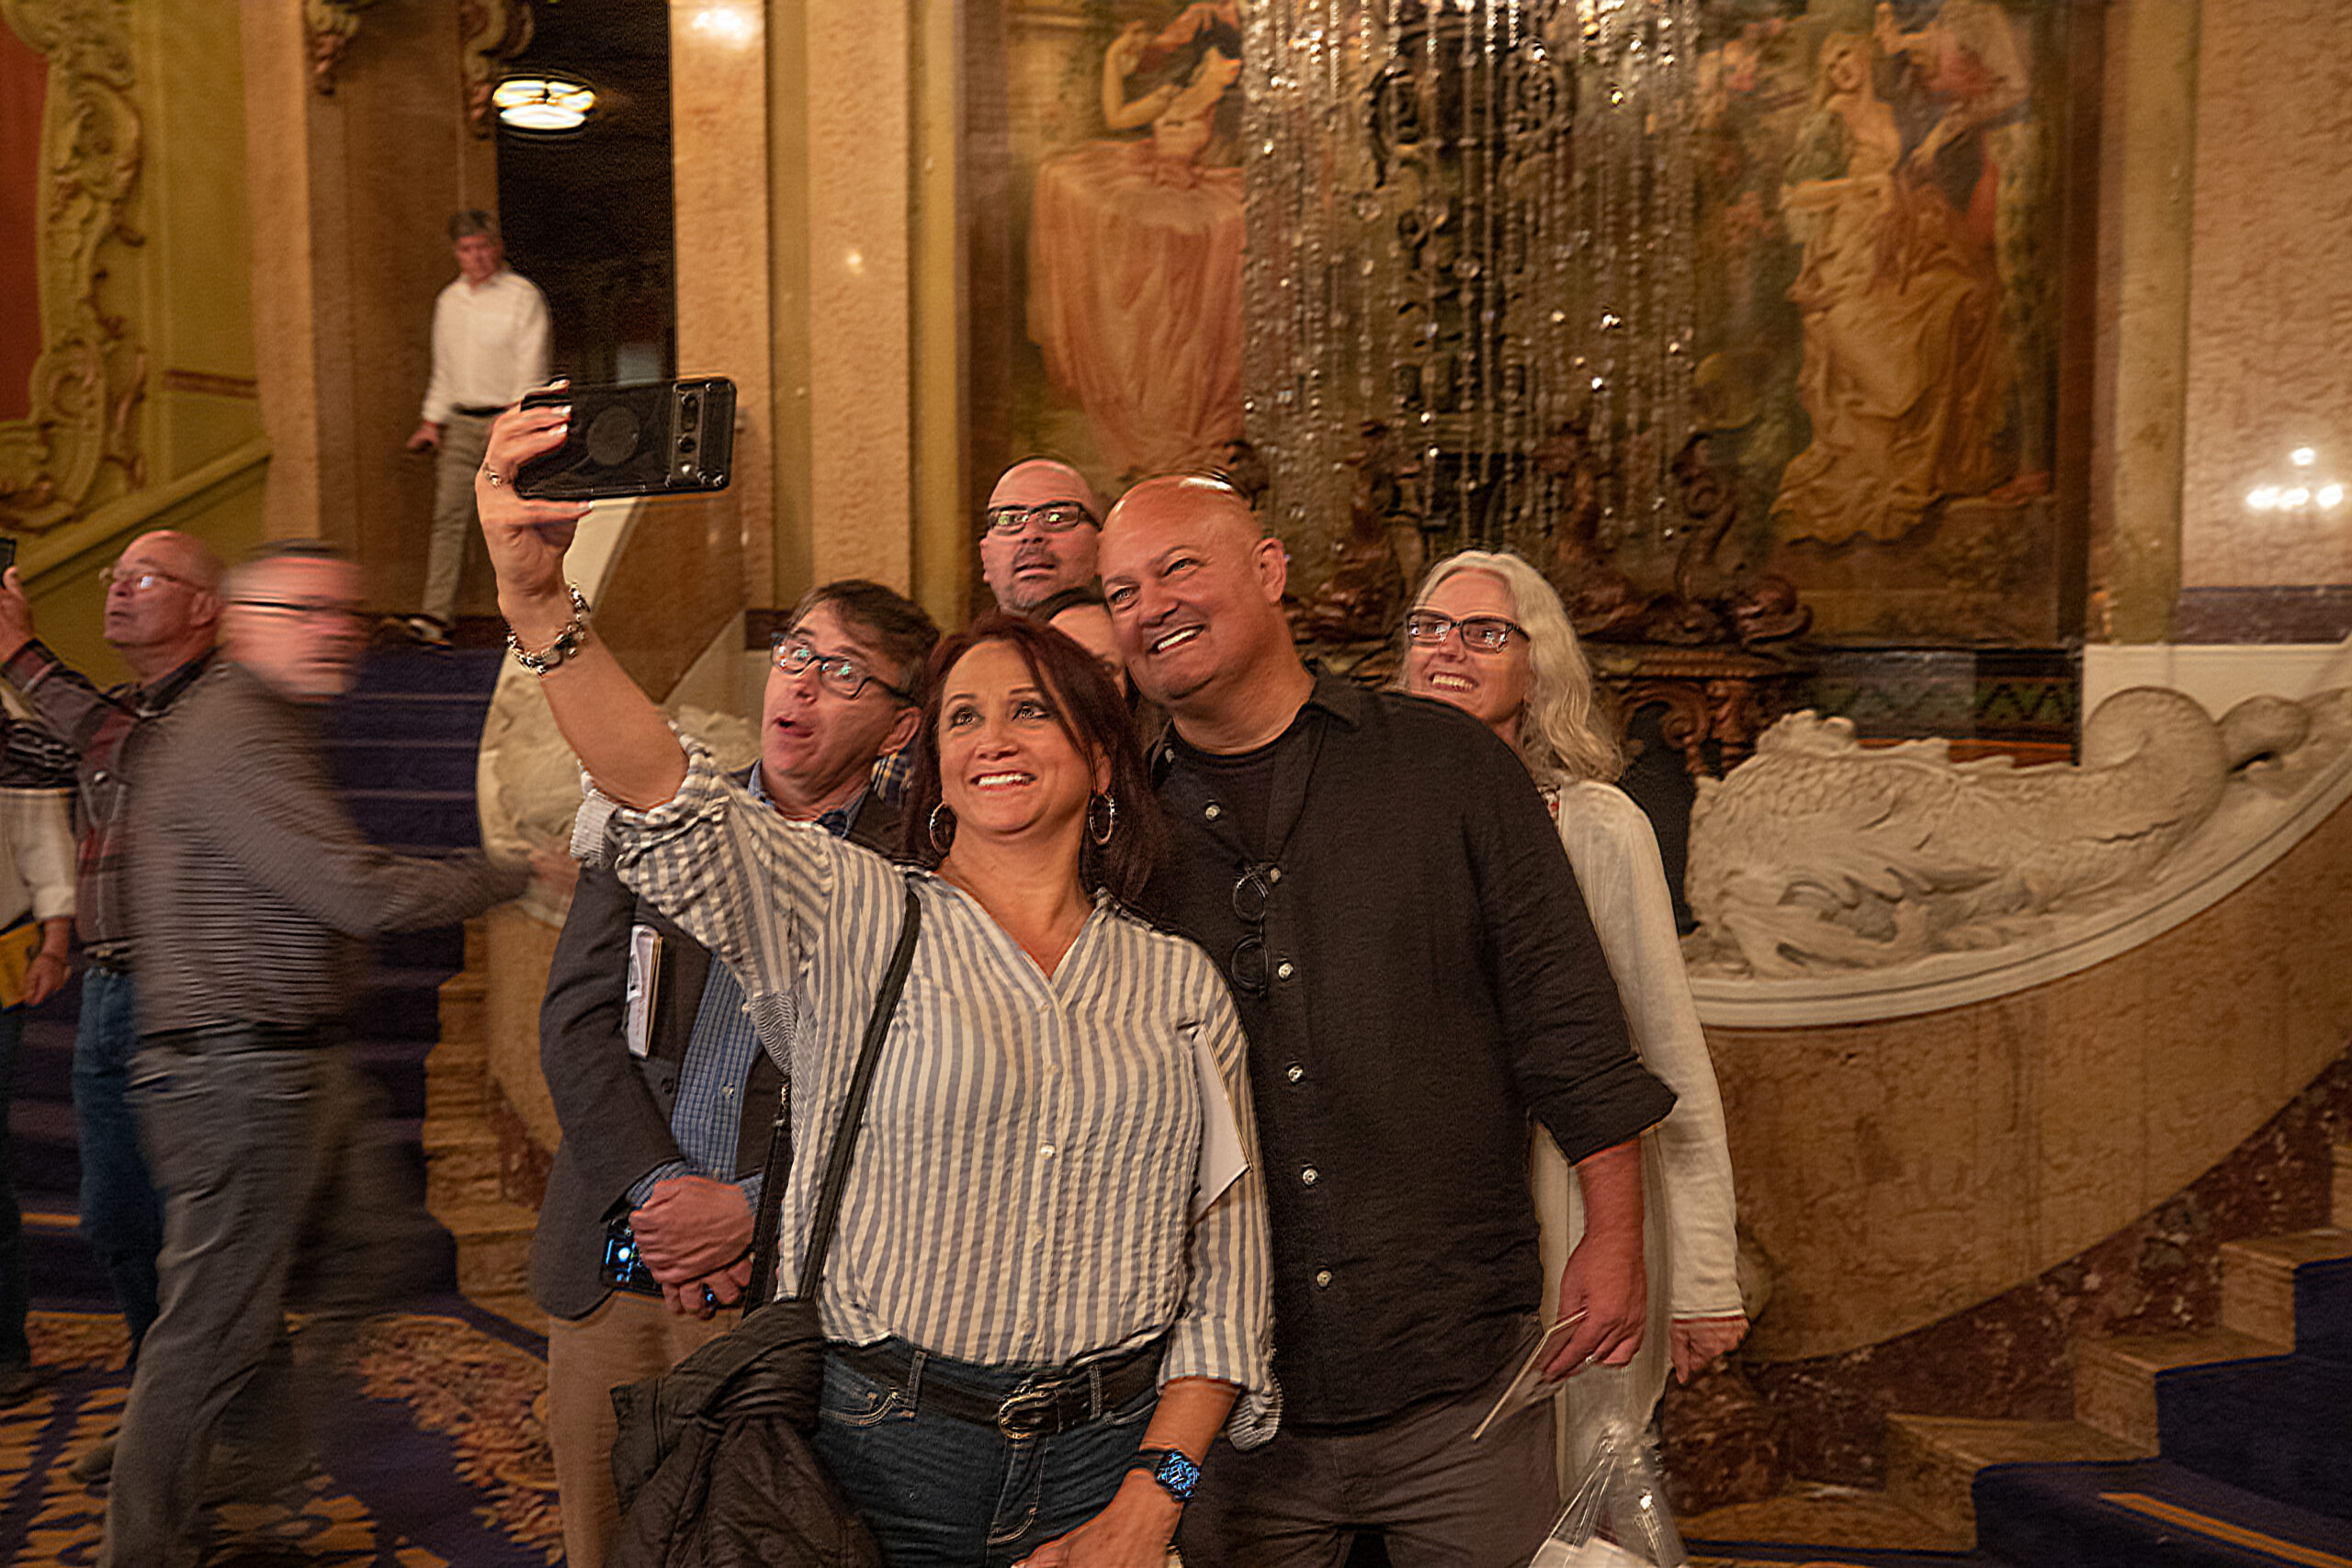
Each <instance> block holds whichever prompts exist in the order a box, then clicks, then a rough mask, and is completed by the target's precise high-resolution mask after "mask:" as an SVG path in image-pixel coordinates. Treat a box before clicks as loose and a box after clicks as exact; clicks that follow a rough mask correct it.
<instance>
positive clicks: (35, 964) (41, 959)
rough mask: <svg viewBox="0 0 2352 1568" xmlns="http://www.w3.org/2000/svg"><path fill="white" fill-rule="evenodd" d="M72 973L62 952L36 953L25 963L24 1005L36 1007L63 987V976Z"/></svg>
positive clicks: (70, 966) (71, 967)
mask: <svg viewBox="0 0 2352 1568" xmlns="http://www.w3.org/2000/svg"><path fill="white" fill-rule="evenodd" d="M72 973H73V966H72V965H71V964H67V963H66V961H65V955H64V954H63V953H34V954H33V956H32V962H31V963H29V964H26V965H25V1005H26V1006H27V1007H28V1008H37V1007H39V1006H40V1004H41V1003H43V1002H45V1001H47V1000H49V998H51V997H53V996H55V995H57V993H58V992H59V991H61V990H63V989H64V988H65V977H66V976H68V975H70V974H72Z"/></svg>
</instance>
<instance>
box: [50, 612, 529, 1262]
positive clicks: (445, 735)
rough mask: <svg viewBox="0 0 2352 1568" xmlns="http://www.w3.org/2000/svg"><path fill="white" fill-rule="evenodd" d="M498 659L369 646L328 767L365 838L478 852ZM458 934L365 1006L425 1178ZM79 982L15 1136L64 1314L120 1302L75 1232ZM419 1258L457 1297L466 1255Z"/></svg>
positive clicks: (421, 951) (397, 951)
mask: <svg viewBox="0 0 2352 1568" xmlns="http://www.w3.org/2000/svg"><path fill="white" fill-rule="evenodd" d="M498 660H499V654H498V652H497V651H496V650H495V649H447V650H431V651H427V650H421V649H410V648H407V647H405V646H401V647H379V648H374V649H369V651H368V657H367V660H366V661H365V663H364V664H363V665H362V667H361V671H360V678H359V682H358V684H357V686H356V689H355V690H354V691H353V692H352V694H350V695H349V696H347V697H345V698H344V699H343V700H342V701H340V702H338V703H337V704H335V705H334V708H333V709H332V710H330V713H329V715H328V718H327V722H326V725H325V732H326V742H327V756H328V762H329V766H330V768H331V770H332V772H333V774H334V779H335V782H336V784H337V785H338V786H339V787H340V788H341V790H342V792H343V795H344V798H345V802H346V804H348V805H349V807H350V808H351V811H352V814H353V816H354V817H355V818H356V819H357V821H358V823H359V826H360V829H361V830H362V831H364V832H366V833H367V834H368V837H369V838H371V839H373V840H375V841H377V842H378V843H380V844H384V845H386V846H387V847H389V848H392V849H397V850H399V851H401V852H406V853H417V854H447V853H450V852H454V851H458V850H461V849H469V848H472V847H474V846H475V845H477V844H478V843H479V842H480V833H479V829H478V828H477V825H476V818H475V812H474V758H475V752H476V750H477V749H478V745H479V741H480V738H481V723H482V716H483V714H484V713H485V711H486V710H487V709H488V706H489V703H490V693H491V688H492V685H493V684H494V683H495V682H496V680H497V676H498ZM464 961H465V938H464V932H463V931H461V930H460V929H459V928H458V927H454V926H452V927H447V928H444V929H441V930H438V931H411V932H402V933H400V934H397V935H393V936H389V937H386V938H384V939H382V940H381V941H380V942H379V943H378V946H377V968H376V970H375V973H374V976H373V983H372V985H371V986H370V987H369V989H368V992H367V994H366V995H365V996H363V997H362V998H360V1001H359V1005H358V1006H357V1007H356V1009H355V1010H354V1013H353V1017H352V1023H353V1038H352V1046H353V1049H354V1050H355V1051H356V1053H357V1054H358V1055H359V1058H360V1060H361V1061H362V1062H363V1063H365V1064H366V1065H367V1066H368V1069H369V1070H370V1071H371V1072H372V1073H373V1075H374V1076H375V1077H376V1078H377V1080H378V1081H379V1083H381V1084H382V1085H383V1087H384V1089H385V1092H386V1094H387V1097H388V1099H389V1101H390V1106H389V1114H390V1117H391V1119H392V1122H393V1124H394V1127H395V1129H396V1130H397V1132H398V1133H399V1134H400V1143H401V1146H402V1147H403V1149H404V1150H405V1151H406V1152H407V1156H408V1158H409V1159H410V1161H411V1162H412V1166H413V1170H414V1172H415V1179H416V1182H417V1186H418V1190H422V1189H423V1185H424V1163H425V1162H424V1148H423V1129H424V1117H425V1114H426V1109H427V1107H426V1087H425V1066H424V1064H425V1057H426V1055H427V1054H428V1053H429V1052H431V1051H432V1050H433V1049H434V1045H435V1041H436V1040H437V1039H438V1038H439V1037H440V1033H441V1017H440V1005H441V1003H440V991H441V988H442V985H443V982H444V981H446V980H448V979H449V977H450V976H452V975H453V974H455V973H456V972H457V971H458V969H459V968H460V967H461V966H462V965H463V964H464ZM79 1001H80V985H79V981H78V978H77V980H76V981H75V982H74V984H72V985H69V986H68V987H66V988H65V990H64V991H62V992H61V993H60V994H59V995H58V996H56V997H54V998H51V1000H50V1001H48V1002H47V1003H45V1004H44V1005H43V1006H41V1007H40V1008H37V1009H35V1010H33V1011H32V1012H31V1013H30V1014H29V1015H28V1018H27V1021H26V1026H25V1046H24V1053H23V1059H22V1063H21V1066H20V1070H19V1073H18V1077H17V1095H16V1100H15V1103H14V1105H13V1107H12V1113H11V1116H10V1126H11V1129H12V1131H13V1133H14V1134H15V1140H16V1148H15V1153H16V1168H17V1188H18V1195H19V1197H20V1199H21V1201H22V1206H23V1209H24V1212H25V1240H26V1249H27V1261H28V1269H29V1271H30V1273H31V1277H32V1287H33V1293H34V1295H35V1296H36V1297H37V1298H39V1299H40V1301H41V1302H43V1303H48V1304H54V1305H78V1306H92V1307H103V1306H107V1305H110V1304H111V1295H110V1292H109V1291H108V1289H107V1281H106V1277H105V1274H104V1272H103V1271H102V1270H101V1269H99V1268H98V1266H97V1261H96V1258H93V1257H92V1256H91V1254H90V1252H89V1250H88V1248H86V1247H84V1246H83V1245H82V1241H81V1238H80V1235H78V1233H77V1231H76V1229H75V1216H76V1213H77V1211H78V1209H79V1201H78V1193H79V1190H80V1183H81V1162H80V1159H79V1156H78V1155H77V1154H76V1151H75V1139H74V1107H73V1080H72V1068H73V1054H74V1019H75V1017H76V1016H77V1014H78V1010H79ZM436 1240H437V1244H438V1245H437V1251H436V1250H435V1249H433V1248H428V1256H426V1257H424V1258H420V1259H419V1260H418V1275H419V1279H418V1281H417V1282H418V1283H419V1285H420V1286H421V1288H424V1289H428V1290H435V1291H446V1290H447V1289H449V1288H450V1286H451V1284H452V1282H453V1281H454V1280H455V1279H456V1276H457V1269H456V1262H455V1255H454V1249H453V1248H452V1247H450V1246H449V1244H448V1243H447V1239H446V1238H436Z"/></svg>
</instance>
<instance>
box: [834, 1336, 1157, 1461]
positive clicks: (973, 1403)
mask: <svg viewBox="0 0 2352 1568" xmlns="http://www.w3.org/2000/svg"><path fill="white" fill-rule="evenodd" d="M1164 1348H1165V1342H1164V1341H1163V1340H1160V1339H1155V1340H1153V1341H1152V1342H1151V1343H1150V1344H1148V1345H1145V1346H1142V1347H1141V1348H1137V1349H1134V1350H1129V1351H1127V1352H1126V1353H1125V1354H1124V1355H1119V1356H1106V1357H1100V1358H1097V1359H1093V1360H1091V1361H1073V1362H1071V1363H1070V1364H1069V1366H1067V1367H1047V1368H1045V1369H1043V1370H1041V1371H1038V1372H1037V1373H1036V1375H1035V1376H1034V1377H1031V1378H1029V1379H1027V1380H1026V1381H1024V1382H1023V1383H1022V1384H1021V1386H1020V1387H1018V1388H1016V1389H1014V1390H1013V1391H1012V1393H1005V1394H998V1393H981V1392H980V1391H978V1390H976V1389H970V1388H964V1387H959V1386H958V1385H957V1384H956V1382H954V1381H952V1379H951V1378H949V1377H948V1376H946V1375H944V1373H943V1372H942V1371H941V1370H940V1368H939V1367H938V1364H937V1359H935V1358H930V1357H926V1358H925V1359H924V1365H923V1369H922V1375H921V1377H920V1380H918V1378H917V1375H916V1372H915V1365H914V1362H915V1355H916V1352H915V1351H913V1350H912V1349H910V1348H903V1347H899V1346H894V1345H892V1344H889V1343H888V1342H887V1341H886V1342H884V1343H882V1344H879V1345H842V1344H838V1343H837V1344H835V1345H833V1346H832V1347H831V1349H832V1352H833V1354H834V1355H836V1356H839V1357H840V1358H841V1359H842V1362H843V1363H844V1364H846V1365H847V1366H848V1367H849V1368H850V1370H851V1371H855V1372H858V1373H860V1374H861V1375H863V1376H865V1377H869V1378H872V1379H873V1380H874V1381H875V1382H880V1383H886V1384H888V1385H889V1387H891V1388H892V1389H895V1390H897V1391H899V1393H910V1395H911V1397H912V1398H913V1400H914V1401H915V1403H917V1404H919V1405H920V1406H921V1407H922V1409H925V1410H930V1411H933V1412H935V1413H937V1414H938V1415H941V1416H948V1417H949V1418H951V1419H953V1420H956V1421H968V1422H970V1423H972V1424H973V1425H974V1426H978V1427H995V1428H996V1429H997V1430H998V1431H1000V1432H1002V1433H1003V1434H1004V1435H1005V1436H1006V1437H1008V1438H1050V1437H1052V1436H1054V1435H1055V1434H1056V1433H1057V1432H1067V1431H1069V1430H1070V1429H1071V1428H1073V1427H1083V1426H1084V1425H1086V1424H1087V1423H1088V1422H1089V1421H1093V1420H1098V1419H1100V1418H1101V1417H1102V1416H1107V1415H1109V1414H1110V1413H1111V1412H1112V1411H1114V1410H1116V1409H1117V1408H1118V1407H1119V1406H1121V1405H1122V1404H1126V1403H1127V1402H1128V1401H1129V1400H1131V1399H1133V1398H1135V1397H1136V1395H1138V1394H1140V1393H1143V1392H1144V1391H1145V1390H1146V1389H1148V1388H1150V1387H1151V1386H1152V1383H1153V1381H1154V1380H1155V1379H1157V1378H1158V1377H1159V1358H1160V1352H1161V1351H1162V1350H1163V1349H1164Z"/></svg>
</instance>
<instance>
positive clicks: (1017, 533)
mask: <svg viewBox="0 0 2352 1568" xmlns="http://www.w3.org/2000/svg"><path fill="white" fill-rule="evenodd" d="M1102 531H1103V498H1102V497H1101V496H1100V495H1098V494H1096V493H1095V490H1094V487H1093V486H1092V485H1091V484H1089V483H1087V482H1086V476H1085V475H1083V474H1081V473H1080V472H1079V471H1078V470H1077V469H1076V468H1071V467H1070V466H1069V464H1068V463H1063V462H1057V461H1056V460H1055V459H1054V458H1051V457H1029V458H1024V459H1023V461H1021V462H1018V463H1015V464H1013V465H1012V467H1011V468H1007V469H1005V470H1004V474H1003V476H1002V477H1001V478H1000V479H998V480H997V481H996V488H995V489H994V490H992V491H989V504H988V512H987V513H986V517H985V521H984V523H983V525H982V532H981V535H980V575H981V576H982V577H983V578H984V579H986V580H987V581H988V585H989V592H991V593H994V594H995V595H996V602H997V604H999V605H1001V606H1002V607H1003V608H1004V609H1007V610H1010V611H1012V613H1013V614H1015V615H1028V614H1029V613H1030V612H1031V611H1033V610H1035V608H1036V607H1037V606H1038V605H1040V604H1044V603H1045V602H1046V600H1048V599H1050V598H1052V597H1053V596H1054V595H1055V594H1057V593H1058V592H1061V591H1062V590H1064V589H1066V588H1078V587H1082V586H1084V585H1085V584H1087V583H1090V582H1092V581H1094V551H1095V545H1096V542H1097V540H1098V539H1100V537H1101V536H1102Z"/></svg>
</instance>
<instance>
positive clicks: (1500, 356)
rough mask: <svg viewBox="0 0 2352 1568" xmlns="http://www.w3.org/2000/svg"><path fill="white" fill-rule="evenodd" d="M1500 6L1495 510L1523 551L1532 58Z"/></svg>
mask: <svg viewBox="0 0 2352 1568" xmlns="http://www.w3.org/2000/svg"><path fill="white" fill-rule="evenodd" d="M1500 5H1501V15H1500V16H1499V17H1498V18H1497V24H1496V25H1497V27H1498V30H1499V33H1500V37H1501V39H1502V58H1503V81H1502V87H1501V92H1500V99H1501V104H1502V123H1501V125H1500V126H1499V127H1498V133H1497V139H1496V145H1497V146H1498V147H1499V148H1500V149H1501V159H1500V166H1501V170H1502V176H1501V179H1500V180H1499V182H1498V190H1497V193H1496V194H1497V197H1498V200H1499V201H1500V203H1501V204H1502V216H1501V218H1500V220H1499V221H1498V224H1497V226H1496V233H1497V236H1498V242H1497V243H1498V254H1497V256H1496V262H1497V265H1496V266H1495V267H1494V273H1495V290H1494V303H1495V319H1494V321H1493V323H1492V329H1493V333H1494V343H1495V364H1496V367H1497V374H1498V385H1499V387H1500V397H1501V401H1502V414H1501V418H1500V419H1499V420H1498V423H1499V424H1500V425H1501V427H1502V436H1501V441H1500V444H1499V450H1500V451H1501V453H1502V465H1503V468H1502V473H1503V485H1504V491H1503V504H1502V505H1500V506H1498V508H1497V509H1496V513H1495V515H1496V522H1497V527H1498V530H1499V532H1498V535H1497V538H1496V543H1497V546H1498V547H1500V548H1503V549H1508V550H1512V551H1515V552H1520V553H1524V552H1523V549H1522V547H1523V546H1524V545H1525V543H1526V539H1527V518H1526V508H1527V496H1528V492H1529V490H1530V488H1531V487H1530V486H1529V485H1528V483H1527V479H1526V473H1527V467H1526V454H1527V434H1526V431H1525V430H1524V429H1523V428H1522V427H1521V421H1522V419H1523V417H1524V415H1525V412H1526V399H1527V364H1526V359H1527V349H1526V344H1525V343H1524V342H1523V341H1522V340H1521V333H1520V322H1521V320H1522V319H1523V318H1524V317H1525V316H1526V315H1527V314H1528V312H1529V306H1528V299H1527V285H1528V276H1527V247H1526V237H1527V225H1528V223H1529V221H1530V215H1529V213H1528V211H1527V207H1528V201H1529V197H1530V196H1531V194H1532V193H1531V192H1530V190H1529V188H1528V185H1527V180H1526V173H1527V171H1526V167H1525V165H1524V164H1523V163H1522V160H1523V159H1524V157H1525V156H1526V155H1527V152H1528V151H1529V149H1527V148H1526V147H1523V146H1522V145H1521V141H1520V137H1521V133H1522V130H1523V126H1522V123H1521V116H1522V115H1523V114H1524V113H1525V112H1526V109H1527V106H1528V104H1529V102H1530V101H1531V100H1530V99H1529V97H1528V96H1527V91H1526V83H1527V76H1526V73H1527V71H1528V69H1529V67H1530V66H1531V65H1532V61H1530V60H1529V59H1528V58H1527V57H1526V56H1525V55H1524V54H1523V53H1522V52H1521V38H1520V34H1519V0H1500Z"/></svg>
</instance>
